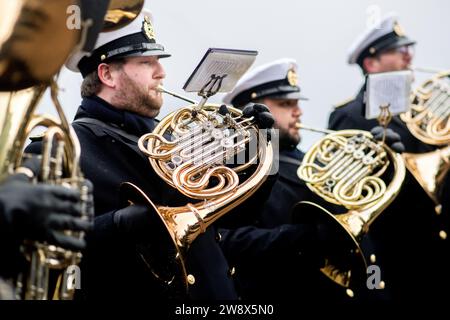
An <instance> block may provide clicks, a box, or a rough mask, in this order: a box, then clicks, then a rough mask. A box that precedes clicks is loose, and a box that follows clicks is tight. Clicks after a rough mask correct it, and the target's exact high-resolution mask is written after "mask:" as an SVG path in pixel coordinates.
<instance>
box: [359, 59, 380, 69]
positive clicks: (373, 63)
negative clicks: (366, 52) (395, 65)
mask: <svg viewBox="0 0 450 320" xmlns="http://www.w3.org/2000/svg"><path fill="white" fill-rule="evenodd" d="M362 64H363V69H364V71H365V72H366V73H375V72H378V65H379V62H378V59H377V58H376V57H366V58H364V60H363V63H362Z"/></svg>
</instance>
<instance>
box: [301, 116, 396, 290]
mask: <svg viewBox="0 0 450 320" xmlns="http://www.w3.org/2000/svg"><path fill="white" fill-rule="evenodd" d="M297 127H298V128H300V129H301V128H303V129H310V128H308V127H305V126H303V125H302V124H298V125H297ZM314 131H319V132H325V133H327V135H326V136H325V137H323V138H322V139H320V140H319V141H318V142H316V143H315V144H314V145H313V146H312V147H311V148H310V149H309V150H308V152H307V153H306V154H305V156H304V158H303V161H302V165H301V166H300V167H299V168H298V172H297V173H298V176H299V178H300V179H302V180H304V181H305V182H306V185H307V186H308V188H309V189H310V190H311V191H313V192H314V193H315V194H317V195H319V196H320V197H321V198H323V199H325V200H326V201H327V202H329V203H332V204H335V205H338V206H340V207H344V208H345V209H346V210H348V211H347V212H346V213H342V214H336V213H331V212H330V211H328V210H326V209H324V208H323V207H321V206H319V205H317V204H315V203H311V202H306V201H305V202H300V203H299V204H297V205H296V207H295V209H294V214H295V216H294V217H295V218H297V219H298V221H303V222H310V223H320V224H326V225H329V226H331V228H332V229H335V230H336V232H337V235H338V236H339V239H341V240H342V243H340V244H342V248H340V249H342V250H341V251H339V252H336V253H335V254H333V257H331V256H330V257H329V258H327V261H326V263H325V266H324V267H323V268H322V269H321V271H322V273H324V274H325V275H326V276H327V277H329V278H330V279H331V280H333V281H334V282H336V283H338V284H339V285H341V286H343V287H345V288H348V289H347V290H348V291H347V292H348V294H349V295H352V294H353V293H352V291H351V290H349V289H350V287H351V286H352V283H354V281H356V278H359V277H360V276H361V277H365V276H366V269H367V264H366V261H365V258H364V254H363V252H362V251H361V248H360V245H359V244H360V242H361V238H362V237H363V236H364V235H365V234H366V233H367V232H368V230H369V227H370V225H371V224H372V222H373V221H374V220H375V219H376V218H377V217H378V216H379V215H380V214H381V212H382V211H383V210H384V209H385V208H386V207H387V206H388V205H389V204H390V203H391V202H392V201H393V200H394V198H395V197H396V196H397V194H398V193H399V191H400V187H401V185H402V182H403V179H404V177H405V165H404V161H403V159H402V157H401V156H400V155H399V154H397V153H395V152H393V151H392V150H391V149H390V148H389V147H387V146H386V145H384V144H383V143H382V142H378V141H375V140H374V139H373V137H372V135H371V134H370V133H369V132H367V131H362V130H342V131H334V132H333V131H331V130H318V129H314ZM390 164H392V165H393V172H394V176H393V177H392V179H390V183H389V185H386V183H385V182H384V181H383V179H382V176H383V174H384V173H385V172H386V170H387V169H388V167H389V165H390ZM383 178H385V177H384V176H383Z"/></svg>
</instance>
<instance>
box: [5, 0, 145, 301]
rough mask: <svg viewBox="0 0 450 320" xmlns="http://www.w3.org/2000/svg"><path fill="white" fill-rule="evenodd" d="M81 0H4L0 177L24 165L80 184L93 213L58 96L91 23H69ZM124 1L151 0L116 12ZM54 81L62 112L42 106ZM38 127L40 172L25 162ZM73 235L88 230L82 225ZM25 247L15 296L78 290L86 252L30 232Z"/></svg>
mask: <svg viewBox="0 0 450 320" xmlns="http://www.w3.org/2000/svg"><path fill="white" fill-rule="evenodd" d="M80 2H82V3H84V4H86V5H88V2H86V1H82V0H80V1H75V0H51V1H42V0H37V1H33V0H18V1H2V2H1V4H0V11H2V12H3V13H4V15H5V17H4V18H5V19H2V21H1V22H0V107H1V108H2V111H1V112H0V145H1V150H0V182H1V181H3V180H4V179H5V178H7V177H8V176H9V175H12V174H14V173H16V172H24V173H26V174H27V175H28V176H29V178H30V180H31V181H32V182H40V183H48V184H54V185H61V186H65V187H67V188H74V189H77V190H79V191H80V195H81V206H82V217H83V218H84V219H89V218H91V217H89V210H88V208H87V201H88V189H87V186H86V185H85V183H84V178H83V175H82V173H81V171H80V165H79V160H80V144H79V141H78V138H77V136H76V134H75V132H74V130H73V129H72V127H71V126H70V124H69V122H68V121H67V119H66V117H65V114H64V111H63V108H62V106H61V104H60V103H59V101H58V87H57V84H56V82H55V79H54V76H55V74H56V73H57V72H58V71H59V70H60V68H61V66H62V65H63V63H64V61H65V60H66V58H67V57H68V56H69V54H70V53H71V52H72V51H73V50H74V48H75V47H77V46H82V45H83V44H84V42H85V41H86V32H88V31H87V30H89V28H88V27H89V25H88V26H85V28H83V29H82V30H71V29H69V28H68V27H66V22H67V21H66V20H67V18H68V14H67V10H68V8H69V7H70V6H72V5H77V4H80ZM108 3H109V1H104V0H102V1H98V2H97V3H96V4H95V5H98V7H97V9H99V10H100V12H103V13H104V12H105V11H106V9H107V4H108ZM121 3H122V5H123V7H125V8H128V7H130V8H133V10H137V9H139V8H142V5H143V0H121V1H112V2H111V3H110V7H109V8H110V9H115V10H116V11H114V12H115V16H116V18H118V17H119V16H120V14H122V15H124V14H125V13H127V12H126V11H125V10H122V11H121V12H119V11H118V9H119V7H118V5H120V4H121ZM91 4H92V3H91ZM103 6H105V7H104V9H105V10H103V11H102V9H101V8H103ZM139 10H140V9H139ZM5 12H6V13H5ZM132 14H133V12H130V13H129V14H127V15H126V16H127V19H119V20H117V21H116V22H114V21H113V22H112V23H113V24H114V23H115V25H116V26H119V25H120V24H124V23H128V22H129V21H130V19H132V17H133V15H132ZM107 16H108V15H107ZM101 19H103V14H102V15H101ZM90 22H91V23H92V21H90ZM100 22H101V21H100ZM36 24H38V25H39V28H36V27H35V25H36ZM109 27H111V25H110V26H109ZM44 44H45V45H44ZM55 48H58V50H55ZM48 88H50V94H51V100H52V102H53V105H54V107H55V109H56V113H57V115H58V117H53V116H50V115H39V114H36V113H35V111H36V108H37V106H38V104H39V102H40V101H41V98H42V96H43V94H44V92H45V91H46V90H47V89H48ZM37 127H45V128H47V130H46V132H45V133H44V136H43V148H42V150H43V151H42V155H41V164H40V171H39V174H38V176H36V175H35V174H34V173H33V172H31V170H27V169H25V168H23V167H22V161H23V160H24V158H26V157H27V155H24V154H23V149H24V146H25V142H26V139H27V137H28V136H29V135H30V133H31V131H32V130H33V129H35V128H37ZM66 232H70V231H66ZM72 235H74V236H78V237H84V234H83V233H82V232H78V233H77V234H73V233H72ZM21 249H22V252H23V254H24V256H25V258H26V259H27V261H28V265H27V267H26V270H23V271H22V272H21V273H20V275H19V276H18V279H17V282H16V288H15V289H14V291H15V292H14V295H15V298H17V299H27V300H46V299H63V300H68V299H72V298H73V296H74V292H75V286H74V280H75V277H76V275H74V274H73V273H72V272H69V269H70V270H72V269H73V267H76V266H77V265H78V264H79V263H80V260H81V258H82V255H81V253H80V252H73V251H70V250H67V249H64V248H60V247H56V246H54V245H51V244H48V243H43V242H38V241H30V240H25V241H24V242H23V244H22V247H21Z"/></svg>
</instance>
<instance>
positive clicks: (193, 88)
mask: <svg viewBox="0 0 450 320" xmlns="http://www.w3.org/2000/svg"><path fill="white" fill-rule="evenodd" d="M257 54H258V52H257V51H249V50H235V49H219V48H210V49H208V51H207V52H206V54H205V55H204V56H203V58H202V60H201V61H200V63H199V64H198V65H197V67H196V68H195V70H194V72H193V73H192V74H191V76H190V77H189V79H188V80H187V81H186V84H185V85H184V86H183V89H184V90H185V91H186V92H200V91H201V90H202V89H203V88H204V86H205V85H206V84H207V83H208V82H209V81H210V80H211V76H214V77H216V78H220V80H221V85H220V90H219V91H218V92H229V91H231V90H232V89H233V88H234V86H235V85H236V82H237V81H238V80H239V79H240V78H241V76H242V75H243V74H244V73H245V72H246V71H247V70H248V69H249V68H250V66H251V65H252V64H253V62H254V61H255V59H256V55H257Z"/></svg>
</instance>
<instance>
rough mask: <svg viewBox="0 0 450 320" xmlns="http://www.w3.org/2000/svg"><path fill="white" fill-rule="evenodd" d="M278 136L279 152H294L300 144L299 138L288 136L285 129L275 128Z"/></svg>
mask: <svg viewBox="0 0 450 320" xmlns="http://www.w3.org/2000/svg"><path fill="white" fill-rule="evenodd" d="M276 129H278V133H279V135H280V150H294V149H295V148H296V147H297V145H298V144H299V143H300V140H301V139H300V138H299V137H294V136H292V135H290V134H289V131H288V130H286V129H281V128H276Z"/></svg>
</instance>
